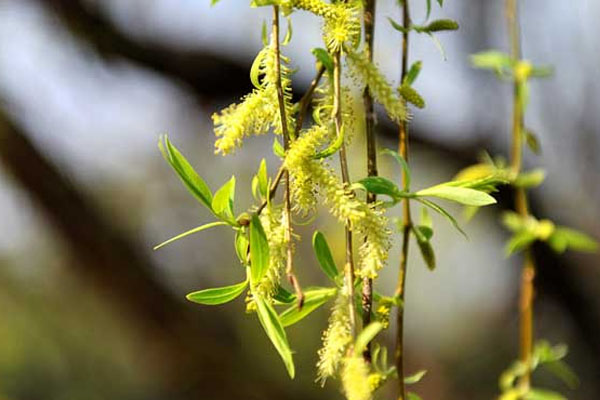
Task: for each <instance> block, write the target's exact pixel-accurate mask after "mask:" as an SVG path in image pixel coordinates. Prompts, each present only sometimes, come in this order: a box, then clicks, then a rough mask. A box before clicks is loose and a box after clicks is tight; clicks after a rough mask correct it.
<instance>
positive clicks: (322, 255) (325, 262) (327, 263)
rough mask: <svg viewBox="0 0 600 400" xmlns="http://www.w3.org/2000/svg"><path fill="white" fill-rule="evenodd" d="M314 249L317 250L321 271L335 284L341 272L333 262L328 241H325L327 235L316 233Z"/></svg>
mask: <svg viewBox="0 0 600 400" xmlns="http://www.w3.org/2000/svg"><path fill="white" fill-rule="evenodd" d="M313 249H314V250H315V254H316V256H317V260H318V261H319V265H320V266H321V269H322V270H323V272H325V275H327V276H328V277H329V278H330V279H331V280H333V281H334V282H335V280H336V278H337V277H338V276H339V271H338V269H337V267H336V265H335V261H333V256H332V255H331V250H330V249H329V245H328V244H327V239H325V235H323V233H321V232H319V231H316V232H315V234H314V235H313Z"/></svg>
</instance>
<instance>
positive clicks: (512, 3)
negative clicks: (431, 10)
mask: <svg viewBox="0 0 600 400" xmlns="http://www.w3.org/2000/svg"><path fill="white" fill-rule="evenodd" d="M518 11H519V10H518V4H517V0H507V1H506V20H507V23H508V31H509V35H510V43H511V57H512V58H513V60H520V59H521V43H520V32H519V13H518ZM513 79H514V81H513V120H512V148H511V163H510V165H511V169H512V173H513V174H515V176H516V175H517V174H518V173H519V172H520V171H521V165H522V158H523V156H522V153H523V106H522V104H521V101H520V90H521V89H520V87H521V82H519V80H518V78H517V77H515V78H513ZM515 209H516V211H517V212H518V213H519V215H521V216H522V217H524V218H527V217H528V216H529V209H528V205H527V193H526V192H525V189H523V188H520V187H517V188H515ZM535 271H536V268H535V263H534V260H533V254H532V253H531V249H527V250H526V252H525V261H524V263H523V269H522V271H521V285H520V286H521V288H520V290H521V293H520V300H519V359H520V361H521V362H522V363H523V364H524V365H525V367H526V371H525V374H523V376H522V377H521V378H520V379H519V387H520V388H522V389H523V390H524V391H527V390H528V389H529V387H530V386H531V353H532V351H533V298H534V293H535V288H534V279H535Z"/></svg>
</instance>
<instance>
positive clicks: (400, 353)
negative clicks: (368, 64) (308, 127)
mask: <svg viewBox="0 0 600 400" xmlns="http://www.w3.org/2000/svg"><path fill="white" fill-rule="evenodd" d="M402 25H403V26H404V27H405V28H408V27H409V26H410V10H409V6H408V0H404V1H403V2H402ZM408 44H409V31H408V29H406V30H405V31H404V32H403V33H402V72H401V77H400V82H403V81H404V77H405V76H406V74H407V73H408ZM399 139H400V143H399V146H398V152H399V153H400V155H401V156H402V158H404V160H406V162H407V163H408V122H407V121H402V122H401V123H400V126H399ZM402 187H403V188H404V190H405V191H407V192H408V189H409V188H408V176H407V173H406V171H404V170H403V171H402ZM402 217H403V218H402V252H401V254H400V268H399V271H398V283H397V286H396V293H395V295H396V296H397V297H398V298H399V299H400V304H399V305H398V308H397V315H396V324H397V331H396V351H395V359H396V370H397V372H398V400H404V399H405V398H406V388H405V386H404V305H405V301H404V297H405V295H404V292H405V287H406V273H407V262H408V244H409V240H410V233H411V227H412V221H411V217H410V199H408V198H406V199H404V200H403V202H402Z"/></svg>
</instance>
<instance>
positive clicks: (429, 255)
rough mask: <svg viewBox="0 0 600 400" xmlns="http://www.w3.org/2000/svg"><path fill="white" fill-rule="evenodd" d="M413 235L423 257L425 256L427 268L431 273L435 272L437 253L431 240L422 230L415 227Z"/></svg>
mask: <svg viewBox="0 0 600 400" xmlns="http://www.w3.org/2000/svg"><path fill="white" fill-rule="evenodd" d="M413 233H414V235H415V238H416V239H417V244H418V245H419V250H420V251H421V256H423V261H425V265H427V268H428V269H429V270H430V271H433V270H434V269H435V253H434V251H433V247H432V246H431V243H430V242H429V239H428V238H427V236H426V235H425V234H424V233H423V232H422V231H421V230H420V229H418V227H413Z"/></svg>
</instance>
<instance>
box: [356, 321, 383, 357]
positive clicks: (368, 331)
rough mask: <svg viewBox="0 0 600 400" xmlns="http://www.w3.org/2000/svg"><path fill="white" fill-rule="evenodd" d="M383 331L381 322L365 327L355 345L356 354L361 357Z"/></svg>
mask: <svg viewBox="0 0 600 400" xmlns="http://www.w3.org/2000/svg"><path fill="white" fill-rule="evenodd" d="M382 330H383V324H382V323H381V322H371V323H370V324H369V325H368V326H367V327H365V328H364V329H363V330H362V331H361V332H360V333H359V334H358V337H357V338H356V342H355V343H354V354H356V355H359V354H361V353H362V352H363V350H364V349H366V348H367V345H368V344H369V342H370V341H372V340H373V339H374V338H375V336H377V334H378V333H379V332H381V331H382Z"/></svg>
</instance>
